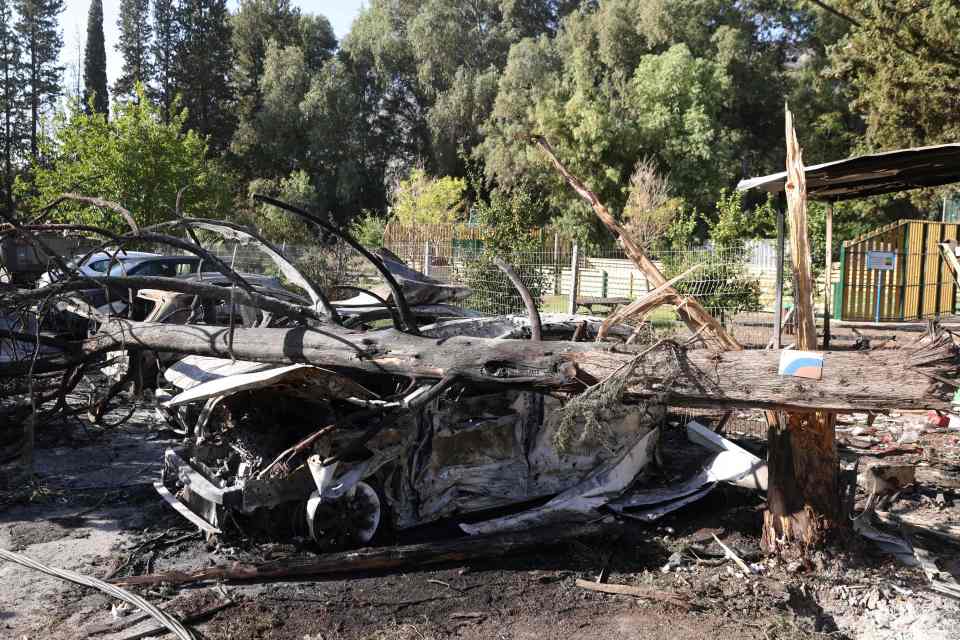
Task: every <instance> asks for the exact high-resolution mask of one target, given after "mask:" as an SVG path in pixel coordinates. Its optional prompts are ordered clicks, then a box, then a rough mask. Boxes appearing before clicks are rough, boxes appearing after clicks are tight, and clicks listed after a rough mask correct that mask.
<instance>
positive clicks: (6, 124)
mask: <svg viewBox="0 0 960 640" xmlns="http://www.w3.org/2000/svg"><path fill="white" fill-rule="evenodd" d="M22 80H23V67H22V65H21V64H20V46H19V43H18V42H17V35H16V32H15V31H14V15H13V7H12V2H11V0H0V136H2V140H0V144H2V145H3V176H2V189H3V200H4V203H5V204H6V206H7V209H8V210H10V209H12V208H13V180H14V177H15V175H16V173H15V167H14V155H15V154H16V153H17V152H18V150H19V148H20V145H21V143H22V142H23V126H22V121H21V118H19V117H18V111H19V108H20V97H21V93H20V87H21V85H22Z"/></svg>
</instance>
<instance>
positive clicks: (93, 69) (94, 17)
mask: <svg viewBox="0 0 960 640" xmlns="http://www.w3.org/2000/svg"><path fill="white" fill-rule="evenodd" d="M91 101H92V104H91ZM83 104H84V107H85V108H86V109H87V110H89V109H91V108H92V109H93V111H94V113H103V114H107V113H108V112H109V110H110V97H109V96H108V95H107V51H106V47H105V45H104V38H103V0H90V12H89V13H88V14H87V50H86V52H85V53H84V56H83Z"/></svg>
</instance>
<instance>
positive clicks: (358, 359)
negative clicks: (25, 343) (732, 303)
mask: <svg viewBox="0 0 960 640" xmlns="http://www.w3.org/2000/svg"><path fill="white" fill-rule="evenodd" d="M229 334H230V330H229V329H228V328H226V327H216V326H210V325H170V324H162V323H146V322H135V321H132V320H124V319H119V318H115V319H112V320H111V321H110V323H109V324H108V325H106V326H105V327H103V328H102V329H101V331H100V332H99V333H98V334H97V335H95V336H93V337H92V338H89V339H87V340H84V341H80V342H77V343H72V344H71V346H70V347H69V348H68V350H67V351H66V352H65V353H63V354H59V355H57V356H55V357H52V358H49V359H41V360H39V361H38V362H37V363H36V364H35V365H34V366H35V369H38V370H40V369H44V370H48V369H49V368H51V366H52V364H51V363H55V364H56V365H57V366H59V367H66V366H67V365H69V364H75V363H78V362H81V361H83V360H85V359H88V358H90V357H92V356H94V355H96V354H98V353H102V352H105V351H109V350H116V349H133V350H144V349H146V350H151V351H159V352H173V353H193V354H199V355H209V356H217V357H223V358H229V357H230V353H231V349H230V348H229V346H228V335H229ZM640 351H642V349H641V348H640V347H635V346H632V345H609V344H598V343H592V342H590V343H583V342H531V341H526V340H505V339H496V338H474V337H468V336H454V337H447V338H440V339H437V338H429V337H423V336H413V335H410V334H407V333H402V332H399V331H396V330H393V329H389V330H381V331H370V332H366V333H362V332H350V331H347V330H343V329H337V330H334V329H330V330H322V331H321V330H318V329H309V328H302V327H298V328H275V329H274V328H250V329H247V328H235V329H234V331H233V346H232V353H233V354H234V355H235V356H236V357H237V358H239V359H243V360H255V361H260V362H272V363H277V364H290V363H296V362H305V363H310V364H314V365H317V366H320V367H327V368H336V369H339V370H342V371H346V372H351V371H352V372H366V373H373V374H385V375H396V376H406V377H416V378H419V379H423V380H431V379H432V380H439V379H442V378H444V377H447V376H453V377H455V378H457V379H459V380H461V381H464V382H472V383H481V384H490V385H510V386H523V387H527V388H536V389H544V390H567V391H576V390H579V389H580V388H581V387H579V386H578V383H577V382H576V378H577V376H578V374H579V373H583V374H586V375H587V376H591V377H593V378H595V379H597V380H604V379H606V378H607V377H608V376H609V375H611V374H612V373H614V372H615V371H617V370H618V369H621V368H622V367H624V365H626V364H629V363H631V362H632V361H633V360H634V359H635V358H636V357H637V354H638V353H639V352H640ZM779 357H780V352H778V351H767V350H763V351H760V350H756V351H724V352H715V351H710V350H707V349H696V350H691V351H685V350H683V349H682V348H679V347H678V348H676V349H675V353H671V354H670V355H669V358H670V359H667V358H665V357H664V358H658V359H652V358H648V359H645V360H641V361H640V362H639V363H637V365H636V368H635V371H634V375H633V376H632V377H631V379H630V381H629V383H628V385H627V388H626V393H627V399H628V400H629V399H631V398H633V399H639V398H648V397H652V396H661V395H662V396H663V397H664V400H665V401H666V402H669V403H670V404H673V405H679V406H730V407H755V408H767V409H800V410H806V411H810V410H814V409H830V410H838V411H866V410H883V409H893V408H900V409H911V408H912V409H946V408H948V407H949V406H950V399H951V397H952V394H953V388H952V386H951V384H950V383H946V382H942V381H940V380H938V379H937V378H942V379H943V380H949V376H953V375H954V374H955V369H954V367H955V362H956V347H955V346H954V344H953V341H952V339H951V338H950V335H949V334H946V333H942V334H940V335H939V336H937V337H935V338H928V337H925V338H924V339H923V342H922V343H921V344H918V345H917V346H915V347H912V348H911V347H901V348H899V349H883V350H879V351H873V352H858V351H845V352H835V353H828V354H826V356H825V363H824V370H823V377H822V378H821V379H820V380H807V379H801V378H789V377H784V376H780V375H778V374H777V369H778V365H779ZM665 363H667V364H668V365H670V366H665ZM30 364H31V363H30V361H29V360H26V359H24V360H21V361H19V362H4V363H0V375H17V374H18V373H19V374H22V373H23V372H25V371H27V370H28V369H29V367H30ZM581 377H586V376H581Z"/></svg>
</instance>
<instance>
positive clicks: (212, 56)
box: [173, 0, 235, 153]
mask: <svg viewBox="0 0 960 640" xmlns="http://www.w3.org/2000/svg"><path fill="white" fill-rule="evenodd" d="M229 16H230V14H229V12H228V11H227V2H226V0H182V2H181V5H180V10H179V12H178V18H179V23H180V28H181V29H182V33H181V36H182V39H181V40H180V43H179V45H178V46H177V53H176V56H175V58H174V69H173V77H174V80H175V83H176V89H177V93H179V94H180V97H181V99H182V100H183V106H184V107H186V109H187V114H188V115H187V122H186V127H187V128H188V129H195V130H196V131H197V132H199V133H200V134H202V135H205V136H209V139H210V148H211V149H212V150H213V151H214V152H215V153H221V152H223V151H224V150H225V149H226V148H227V145H228V144H229V143H230V137H231V136H232V135H233V130H234V127H235V118H234V115H233V111H234V93H233V89H232V87H231V85H230V81H229V79H228V76H229V73H230V69H231V66H232V64H233V52H232V47H231V44H230V23H229V21H228V19H229Z"/></svg>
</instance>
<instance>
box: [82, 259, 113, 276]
mask: <svg viewBox="0 0 960 640" xmlns="http://www.w3.org/2000/svg"><path fill="white" fill-rule="evenodd" d="M109 266H110V261H109V260H106V259H104V260H94V261H93V262H90V263H88V264H87V268H89V269H93V270H94V271H96V272H97V273H106V272H107V268H108V267H109Z"/></svg>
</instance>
